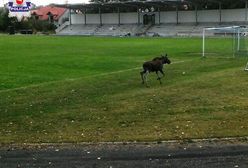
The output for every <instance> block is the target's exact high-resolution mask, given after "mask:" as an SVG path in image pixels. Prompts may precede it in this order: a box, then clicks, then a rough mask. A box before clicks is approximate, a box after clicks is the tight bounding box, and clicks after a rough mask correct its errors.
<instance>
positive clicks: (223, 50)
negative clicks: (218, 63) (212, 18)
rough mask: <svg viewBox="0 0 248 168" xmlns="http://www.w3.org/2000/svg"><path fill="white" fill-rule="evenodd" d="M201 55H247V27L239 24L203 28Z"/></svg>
mask: <svg viewBox="0 0 248 168" xmlns="http://www.w3.org/2000/svg"><path fill="white" fill-rule="evenodd" d="M202 56H203V57H209V56H214V57H237V56H248V28H246V27H241V26H230V27H212V28H204V29H203V42H202Z"/></svg>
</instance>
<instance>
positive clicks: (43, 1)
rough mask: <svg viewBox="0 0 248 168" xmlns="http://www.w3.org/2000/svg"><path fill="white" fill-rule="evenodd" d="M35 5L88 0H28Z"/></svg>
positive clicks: (85, 0) (2, 2)
mask: <svg viewBox="0 0 248 168" xmlns="http://www.w3.org/2000/svg"><path fill="white" fill-rule="evenodd" d="M8 1H9V0H0V6H3V4H5V3H8ZM30 1H31V2H32V3H34V4H35V5H37V6H39V5H48V4H51V3H56V4H65V2H66V1H67V2H68V3H69V4H75V3H88V0H50V1H49V0H30Z"/></svg>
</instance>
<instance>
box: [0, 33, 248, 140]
mask: <svg viewBox="0 0 248 168" xmlns="http://www.w3.org/2000/svg"><path fill="white" fill-rule="evenodd" d="M229 46H230V40H225V39H214V40H212V42H211V45H208V51H209V53H214V52H216V48H218V47H219V48H222V49H220V50H219V51H220V53H222V54H219V55H220V56H218V55H217V56H211V57H207V58H205V59H202V58H201V57H200V52H201V39H197V38H192V39H188V38H179V39H177V38H169V39H166V38H100V37H55V36H54V37H48V36H0V63H1V66H0V143H24V142H25V143H27V142H28V143H36V142H89V141H90V142H100V141H160V140H168V139H191V138H208V137H227V136H228V137H231V136H247V135H248V131H247V130H248V122H247V121H248V113H247V111H248V106H247V104H248V94H247V89H246V87H247V84H248V74H247V73H246V72H244V71H243V68H244V66H245V64H246V61H247V59H246V58H235V59H234V58H231V54H230V52H227V51H230V49H229ZM164 52H167V53H168V54H169V58H170V59H171V61H172V62H173V63H174V64H171V65H166V67H165V69H166V70H165V72H166V77H165V78H164V79H163V84H162V85H159V82H158V81H157V80H156V76H155V75H154V74H151V75H150V76H149V84H150V86H151V87H150V88H146V87H144V86H143V85H141V80H140V75H139V71H140V70H139V69H134V70H129V69H133V68H137V67H141V65H142V63H143V62H144V60H150V59H151V58H153V57H154V56H158V55H160V54H161V53H164ZM214 55H216V54H214ZM223 56H229V57H230V58H223ZM181 61H185V62H181ZM182 72H185V74H184V75H183V74H182Z"/></svg>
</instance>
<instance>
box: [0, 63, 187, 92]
mask: <svg viewBox="0 0 248 168" xmlns="http://www.w3.org/2000/svg"><path fill="white" fill-rule="evenodd" d="M187 61H192V60H187ZM184 62H185V61H176V62H172V63H171V64H178V63H184ZM137 69H141V70H142V67H135V68H130V69H125V70H119V71H114V72H108V73H101V74H94V75H90V76H84V77H79V78H69V79H64V80H58V81H50V82H43V83H40V84H33V85H28V86H23V87H19V88H14V89H6V90H0V93H3V92H9V91H14V90H20V89H28V88H31V87H39V86H44V85H49V84H55V83H60V82H64V81H75V80H80V79H85V78H93V77H100V76H106V75H112V74H117V73H123V72H127V71H132V70H137Z"/></svg>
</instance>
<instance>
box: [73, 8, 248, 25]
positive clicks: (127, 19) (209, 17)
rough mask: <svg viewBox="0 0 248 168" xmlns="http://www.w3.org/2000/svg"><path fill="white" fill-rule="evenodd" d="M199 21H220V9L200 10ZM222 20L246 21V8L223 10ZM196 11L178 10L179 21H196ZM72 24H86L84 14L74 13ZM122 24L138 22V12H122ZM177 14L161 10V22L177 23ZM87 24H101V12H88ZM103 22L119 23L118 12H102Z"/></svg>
mask: <svg viewBox="0 0 248 168" xmlns="http://www.w3.org/2000/svg"><path fill="white" fill-rule="evenodd" d="M155 15H156V23H158V20H159V18H158V17H159V16H158V12H156V13H155ZM197 15H198V18H197V20H198V22H199V23H204V22H216V23H218V22H219V21H220V14H219V10H199V11H198V14H197ZM221 15H222V22H235V21H245V18H246V16H245V9H232V10H230V9H226V10H222V14H221ZM195 17H196V14H195V11H179V12H178V22H179V23H194V22H195V21H196V18H195ZM71 18H72V24H84V15H83V14H72V17H71ZM120 21H121V24H134V23H138V16H137V12H133V13H120ZM176 21H177V15H176V11H169V12H161V13H160V22H161V23H176ZM86 22H87V24H99V23H100V17H99V14H86ZM140 22H141V23H142V22H143V16H142V14H140ZM102 23H103V24H118V13H104V14H102Z"/></svg>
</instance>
